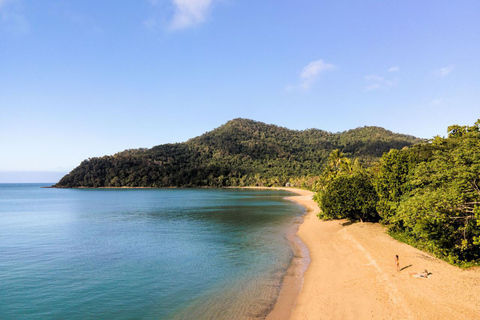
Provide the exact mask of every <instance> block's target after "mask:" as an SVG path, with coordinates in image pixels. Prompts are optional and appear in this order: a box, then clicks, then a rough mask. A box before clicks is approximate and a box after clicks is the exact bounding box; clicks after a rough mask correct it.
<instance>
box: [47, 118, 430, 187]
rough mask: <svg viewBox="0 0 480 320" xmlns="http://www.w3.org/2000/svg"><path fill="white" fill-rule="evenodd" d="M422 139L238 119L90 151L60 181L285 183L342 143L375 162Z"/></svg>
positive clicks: (310, 171) (374, 130) (315, 170)
mask: <svg viewBox="0 0 480 320" xmlns="http://www.w3.org/2000/svg"><path fill="white" fill-rule="evenodd" d="M421 141H422V140H421V139H418V138H415V137H413V136H408V135H403V134H396V133H393V132H391V131H388V130H385V129H383V128H379V127H362V128H357V129H353V130H349V131H345V132H341V133H330V132H326V131H322V130H318V129H308V130H304V131H297V130H289V129H286V128H283V127H279V126H275V125H269V124H265V123H262V122H257V121H253V120H248V119H234V120H231V121H229V122H227V123H226V124H224V125H222V126H221V127H219V128H217V129H215V130H213V131H210V132H207V133H205V134H203V135H201V136H199V137H196V138H193V139H190V140H188V141H187V142H184V143H175V144H164V145H159V146H156V147H153V148H151V149H131V150H125V151H123V152H119V153H117V154H115V155H113V156H104V157H100V158H90V159H88V160H85V161H83V162H82V163H81V164H80V165H79V166H78V167H77V168H75V169H74V170H72V172H70V173H69V174H67V175H66V176H65V177H63V178H62V179H61V180H60V181H59V182H58V183H57V184H56V185H55V187H67V188H71V187H93V188H96V187H175V186H176V187H194V186H198V187H200V186H211V187H221V186H245V185H265V186H271V185H284V184H285V183H286V182H288V181H290V180H291V179H295V178H299V177H305V176H315V175H319V174H320V173H321V171H322V168H323V166H324V165H325V163H326V159H327V157H328V155H329V153H330V152H331V151H332V150H334V149H340V150H341V151H343V152H344V153H345V154H346V155H347V156H350V157H358V158H359V159H361V161H363V162H364V163H365V164H367V165H368V164H369V163H371V162H373V161H376V160H377V159H378V158H379V157H380V156H381V155H382V154H383V153H384V152H386V151H389V150H390V149H401V148H403V147H405V146H410V145H412V144H415V143H418V142H421Z"/></svg>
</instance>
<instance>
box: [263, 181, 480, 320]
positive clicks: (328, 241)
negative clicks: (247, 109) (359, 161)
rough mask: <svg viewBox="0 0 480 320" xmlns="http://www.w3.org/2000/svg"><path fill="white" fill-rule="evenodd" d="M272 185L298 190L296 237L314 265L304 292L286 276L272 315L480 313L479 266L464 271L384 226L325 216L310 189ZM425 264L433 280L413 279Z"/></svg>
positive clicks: (442, 316)
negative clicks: (320, 215) (301, 216)
mask: <svg viewBox="0 0 480 320" xmlns="http://www.w3.org/2000/svg"><path fill="white" fill-rule="evenodd" d="M271 189H281V190H287V191H291V192H293V193H296V194H298V195H297V196H292V197H288V198H289V199H290V200H293V201H296V202H298V203H299V204H301V205H303V206H305V207H306V208H307V210H308V213H307V214H306V215H305V216H304V220H303V223H302V224H301V225H300V226H299V229H298V231H297V235H298V237H299V238H300V239H301V241H302V242H303V243H304V244H305V245H306V246H307V247H308V254H309V258H310V264H309V265H308V268H307V269H306V271H305V272H304V273H303V285H302V286H301V290H300V292H299V293H298V289H297V288H295V287H289V282H288V281H287V278H288V276H289V275H288V273H287V275H286V279H285V281H284V283H283V286H282V289H281V292H280V295H279V298H278V299H277V303H276V304H275V306H274V308H273V309H272V311H271V312H270V313H269V314H268V316H267V319H269V320H270V319H273V320H277V319H295V320H296V319H367V318H368V319H386V318H389V319H460V318H461V319H479V318H480V299H479V297H480V269H479V268H470V269H467V270H463V269H461V268H458V267H455V266H452V265H450V264H448V263H446V262H444V261H442V260H439V259H436V258H434V257H432V256H431V255H429V254H427V253H425V252H423V251H420V250H418V249H415V248H413V247H411V246H409V245H406V244H404V243H401V242H399V241H397V240H395V239H393V238H391V237H390V236H389V235H388V234H387V233H386V230H385V228H384V227H383V226H382V225H380V224H378V223H377V224H375V223H353V224H352V223H349V222H347V221H346V220H334V221H323V220H320V219H318V218H317V214H318V212H319V208H318V205H317V204H316V203H315V202H314V201H313V200H312V197H313V193H312V192H310V191H307V190H301V189H294V188H271ZM397 254H398V255H399V257H400V267H401V271H400V272H397V270H396V265H395V255H397ZM424 269H427V270H428V271H429V272H431V273H432V274H431V276H430V277H429V278H428V279H419V278H415V277H412V276H411V274H412V273H414V272H420V271H423V270H424ZM290 276H291V275H290ZM295 292H296V293H298V295H297V294H296V293H295Z"/></svg>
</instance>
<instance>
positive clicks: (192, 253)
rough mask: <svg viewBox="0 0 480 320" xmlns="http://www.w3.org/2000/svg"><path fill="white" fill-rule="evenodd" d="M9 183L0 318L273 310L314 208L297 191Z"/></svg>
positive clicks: (229, 315)
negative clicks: (295, 231) (292, 240)
mask: <svg viewBox="0 0 480 320" xmlns="http://www.w3.org/2000/svg"><path fill="white" fill-rule="evenodd" d="M40 186H42V185H41V184H0V318H1V319H17V318H22V319H38V318H56V319H65V318H69V319H92V318H115V319H132V318H135V319H185V318H189V319H211V318H214V319H245V318H262V317H263V316H264V315H265V314H266V313H267V312H268V311H269V310H270V308H271V307H272V305H273V303H274V302H275V299H276V297H277V294H278V291H279V287H280V283H281V280H282V277H283V275H284V273H285V270H286V269H287V267H288V265H289V263H290V261H291V259H292V251H291V248H290V246H289V243H288V241H287V240H286V238H285V235H286V234H287V232H288V229H289V228H291V227H292V225H294V224H296V223H297V224H298V223H300V221H301V215H302V214H303V213H304V210H303V208H302V207H300V206H299V205H297V204H295V203H292V202H290V201H287V200H285V199H283V198H284V197H285V196H289V195H291V193H289V192H287V191H273V190H251V189H247V190H245V189H95V190H93V189H42V188H40Z"/></svg>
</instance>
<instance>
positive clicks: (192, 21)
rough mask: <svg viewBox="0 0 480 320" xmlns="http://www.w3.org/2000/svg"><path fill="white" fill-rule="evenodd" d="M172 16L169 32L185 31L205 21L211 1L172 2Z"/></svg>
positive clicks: (173, 0)
mask: <svg viewBox="0 0 480 320" xmlns="http://www.w3.org/2000/svg"><path fill="white" fill-rule="evenodd" d="M172 2H173V5H174V10H175V12H174V14H173V18H172V21H171V23H170V29H171V30H181V29H186V28H189V27H192V26H195V25H198V24H200V23H202V22H204V21H205V19H206V17H207V15H208V14H209V12H210V10H211V7H212V4H213V0H172Z"/></svg>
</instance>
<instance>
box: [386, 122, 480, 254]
mask: <svg viewBox="0 0 480 320" xmlns="http://www.w3.org/2000/svg"><path fill="white" fill-rule="evenodd" d="M479 128H480V121H477V122H476V123H475V125H474V126H463V127H462V126H451V127H449V136H448V138H440V137H436V138H434V139H433V141H432V143H431V149H432V150H433V151H432V156H431V158H430V159H428V161H424V162H421V163H419V164H418V165H417V166H416V167H415V168H414V170H413V173H412V174H411V176H410V178H409V184H410V186H411V191H409V192H408V193H407V194H406V195H405V196H404V197H403V199H402V201H401V202H400V204H399V206H398V210H397V215H396V216H394V217H393V218H392V219H391V220H392V222H393V223H394V225H395V227H396V229H397V230H396V231H398V229H400V231H402V232H403V233H404V234H405V235H406V236H408V237H410V238H411V239H412V240H413V241H415V242H417V243H418V244H419V245H420V246H423V247H425V248H427V249H428V250H429V251H431V252H434V253H436V254H438V255H439V256H441V257H444V258H446V259H447V260H449V261H450V262H453V263H458V262H461V261H477V260H480V214H479V213H480V186H479V182H480V130H479Z"/></svg>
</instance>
